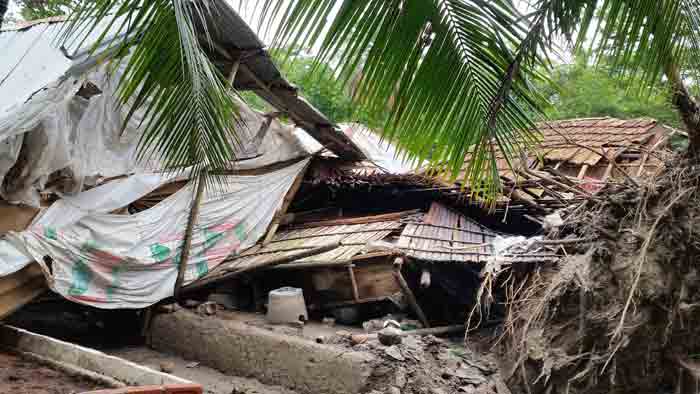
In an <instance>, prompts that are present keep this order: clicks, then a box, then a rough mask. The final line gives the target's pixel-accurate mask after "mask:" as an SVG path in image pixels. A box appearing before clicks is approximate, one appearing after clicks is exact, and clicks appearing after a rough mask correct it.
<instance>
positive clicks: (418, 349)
mask: <svg viewBox="0 0 700 394" xmlns="http://www.w3.org/2000/svg"><path fill="white" fill-rule="evenodd" d="M399 338H400V342H399V343H394V344H392V345H390V346H387V345H384V344H382V343H381V342H380V341H377V340H367V341H362V342H361V343H357V342H358V338H357V337H356V336H355V338H352V337H351V336H347V337H346V341H345V344H346V346H348V347H351V348H352V349H353V350H362V351H368V352H371V353H373V354H374V355H375V356H376V358H377V360H379V361H378V363H379V365H377V366H376V367H375V368H374V373H373V375H372V377H371V379H370V383H369V385H368V386H369V387H368V389H367V392H368V393H371V394H380V393H382V394H384V393H390V394H399V393H401V394H452V393H474V394H476V393H479V394H489V393H493V394H510V390H508V387H507V386H506V384H505V382H504V381H503V379H502V378H501V375H500V373H499V369H498V365H497V363H496V361H495V359H494V358H493V357H492V356H490V355H487V354H481V353H478V352H476V351H472V350H471V349H470V348H468V347H465V346H464V345H463V344H462V343H454V342H450V341H449V340H447V339H441V338H437V337H435V336H433V335H426V336H417V335H404V336H401V337H399Z"/></svg>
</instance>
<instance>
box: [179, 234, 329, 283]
mask: <svg viewBox="0 0 700 394" xmlns="http://www.w3.org/2000/svg"><path fill="white" fill-rule="evenodd" d="M338 246H340V242H333V243H330V244H328V245H323V246H319V247H317V248H313V249H308V250H303V251H301V252H298V253H294V254H290V255H287V256H281V257H278V258H275V259H271V260H268V261H265V262H262V263H259V264H255V265H250V266H247V267H245V268H243V269H240V270H238V271H233V272H229V273H225V274H223V275H219V276H209V277H206V278H202V279H200V280H198V281H195V282H193V283H191V284H189V285H187V286H185V287H183V288H182V293H183V294H184V293H191V292H193V291H197V290H201V289H203V288H206V287H209V286H212V285H215V284H217V283H221V282H225V281H227V280H230V279H232V278H235V277H237V276H239V275H241V274H244V273H246V272H251V271H255V270H259V269H263V268H268V267H272V266H275V265H280V264H285V263H289V262H292V261H295V260H299V259H303V258H305V257H310V256H315V255H317V254H321V253H325V252H328V251H331V250H333V249H335V248H337V247H338Z"/></svg>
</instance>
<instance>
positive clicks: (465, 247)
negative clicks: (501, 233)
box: [397, 202, 498, 262]
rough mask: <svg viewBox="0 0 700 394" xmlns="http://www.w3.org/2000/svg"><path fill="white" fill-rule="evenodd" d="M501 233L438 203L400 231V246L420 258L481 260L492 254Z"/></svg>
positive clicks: (461, 260) (445, 260)
mask: <svg viewBox="0 0 700 394" xmlns="http://www.w3.org/2000/svg"><path fill="white" fill-rule="evenodd" d="M497 235H498V234H497V233H496V232H494V231H492V230H490V229H488V228H486V227H484V226H482V225H480V224H479V223H477V222H475V221H474V220H472V219H469V218H467V217H466V216H464V215H461V214H459V213H457V212H455V211H453V210H451V209H449V208H447V207H445V206H443V205H441V204H439V203H435V202H434V203H433V204H432V205H431V206H430V211H428V213H427V214H426V215H425V216H424V217H423V219H422V220H421V221H420V222H411V223H408V224H407V225H406V228H405V229H404V230H403V232H402V233H401V237H400V238H399V243H398V245H397V246H398V248H399V249H401V250H402V251H403V252H405V253H406V254H407V255H408V256H411V257H413V258H416V259H420V260H428V261H443V262H448V261H451V262H481V261H486V259H487V257H489V256H490V255H491V252H492V247H491V242H492V241H493V239H494V238H495V237H496V236H497Z"/></svg>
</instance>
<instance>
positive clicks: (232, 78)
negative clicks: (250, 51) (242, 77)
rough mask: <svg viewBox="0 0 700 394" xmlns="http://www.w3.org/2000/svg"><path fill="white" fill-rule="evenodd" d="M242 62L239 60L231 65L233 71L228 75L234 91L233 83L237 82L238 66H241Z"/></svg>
mask: <svg viewBox="0 0 700 394" xmlns="http://www.w3.org/2000/svg"><path fill="white" fill-rule="evenodd" d="M240 64H241V61H240V60H239V59H237V60H235V61H234V62H233V64H232V65H231V71H230V72H229V74H228V83H229V85H230V86H231V89H233V83H234V82H235V81H236V75H237V74H238V66H240Z"/></svg>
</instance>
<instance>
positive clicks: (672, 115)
mask: <svg viewBox="0 0 700 394" xmlns="http://www.w3.org/2000/svg"><path fill="white" fill-rule="evenodd" d="M553 71H554V72H553V75H552V79H553V81H554V82H555V83H556V84H557V85H558V86H557V88H554V87H552V86H551V85H546V84H542V85H540V86H539V87H538V88H539V89H541V90H542V92H543V94H545V95H546V97H547V98H548V100H549V102H550V103H551V106H550V107H549V108H548V109H547V110H546V114H547V117H548V118H551V119H569V118H588V117H597V116H610V117H615V118H620V119H631V118H639V117H650V118H654V119H657V120H659V122H661V123H664V124H667V125H670V126H673V127H677V128H680V127H682V125H681V122H680V119H679V117H678V113H677V112H676V111H675V109H674V108H673V105H672V104H671V91H670V90H669V89H668V87H666V86H663V85H658V86H654V87H653V88H649V89H644V90H641V89H640V88H639V86H640V85H641V84H642V81H640V80H639V79H620V78H616V77H614V76H613V75H612V73H613V70H611V69H610V66H609V65H606V64H598V65H597V66H595V65H591V64H590V63H589V62H588V61H587V57H586V56H583V55H580V56H577V58H576V61H575V62H574V63H573V64H567V65H562V66H558V67H556V68H555V69H554V70H553Z"/></svg>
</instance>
